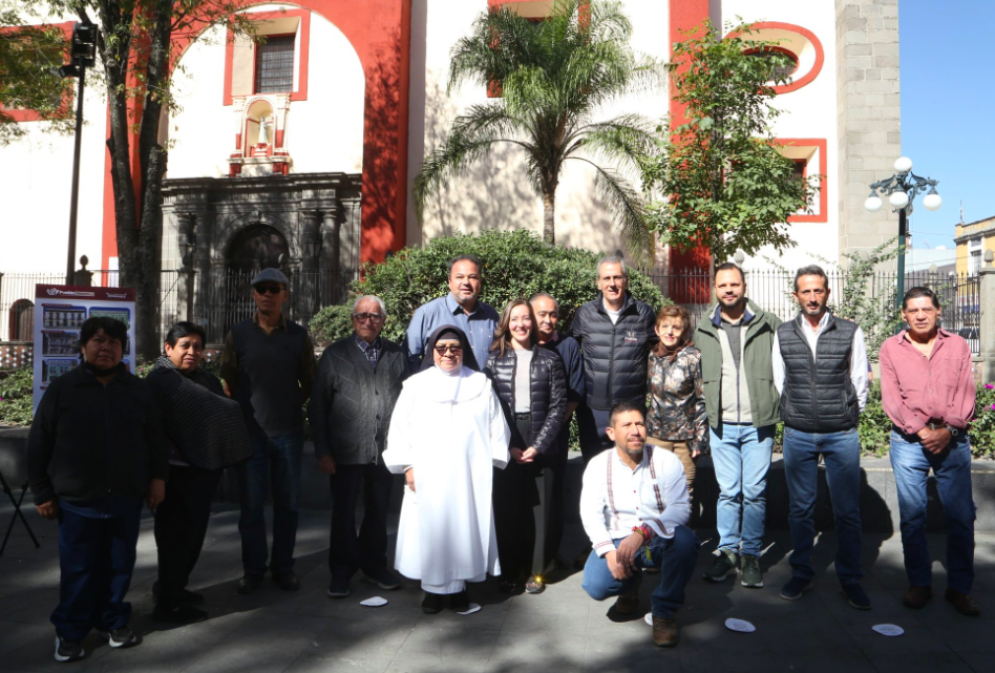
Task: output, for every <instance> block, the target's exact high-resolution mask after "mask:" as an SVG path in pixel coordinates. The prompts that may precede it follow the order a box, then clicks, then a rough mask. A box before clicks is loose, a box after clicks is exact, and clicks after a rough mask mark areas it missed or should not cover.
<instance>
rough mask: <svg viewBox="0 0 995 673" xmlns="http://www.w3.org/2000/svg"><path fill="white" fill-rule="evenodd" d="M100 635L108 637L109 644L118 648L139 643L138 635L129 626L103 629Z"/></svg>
mask: <svg viewBox="0 0 995 673" xmlns="http://www.w3.org/2000/svg"><path fill="white" fill-rule="evenodd" d="M100 635H102V636H103V637H104V638H106V639H107V644H108V645H110V646H111V647H113V648H114V649H117V648H119V647H131V646H132V645H137V644H138V636H136V635H135V632H134V631H132V630H131V629H129V628H128V627H127V626H122V627H121V628H119V629H111V630H110V631H101V632H100Z"/></svg>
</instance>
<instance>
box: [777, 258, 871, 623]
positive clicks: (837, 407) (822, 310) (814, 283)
mask: <svg viewBox="0 0 995 673" xmlns="http://www.w3.org/2000/svg"><path fill="white" fill-rule="evenodd" d="M794 297H795V300H796V301H797V302H798V305H799V306H800V307H801V312H800V313H799V314H798V317H796V318H795V319H794V320H791V321H790V322H786V323H784V324H782V325H781V326H780V327H779V328H778V330H777V336H776V337H775V339H774V349H773V354H772V358H771V360H772V364H773V369H774V385H775V386H777V389H778V391H779V392H780V393H781V420H783V421H784V474H785V479H786V480H787V482H788V497H789V499H790V509H789V511H788V527H789V528H790V530H791V540H792V542H793V544H794V549H793V550H792V552H791V556H790V558H789V561H790V563H791V579H790V580H789V581H788V583H787V584H785V585H784V588H782V589H781V598H784V599H785V600H789V601H793V600H797V599H798V598H801V596H802V594H803V593H804V592H805V591H806V590H807V589H808V588H809V585H810V584H811V582H812V578H813V577H814V576H815V571H814V570H813V569H812V564H811V563H810V561H809V559H810V557H811V556H812V546H813V543H814V541H815V499H816V493H817V484H818V476H819V456H820V454H821V455H822V457H823V460H824V462H825V465H826V481H827V482H828V484H829V494H830V496H831V498H832V503H833V515H834V516H835V519H836V576H837V577H838V578H839V581H840V584H841V585H842V587H843V593H844V595H845V596H846V599H847V602H848V603H849V604H850V606H851V607H854V608H857V609H858V610H869V609H870V607H871V600H870V598H868V597H867V594H866V593H865V592H864V590H863V589H862V588H861V587H860V578H861V577H862V576H863V572H862V571H861V569H860V548H861V529H860V439H859V438H858V436H857V421H858V420H859V418H860V412H861V411H863V409H864V404H865V403H866V402H867V388H868V380H867V348H866V346H865V345H864V333H863V332H862V331H861V329H860V328H859V327H858V326H857V325H856V324H854V323H852V322H850V321H848V320H841V319H839V318H836V317H835V316H833V315H832V314H831V313H829V312H828V311H827V310H826V303H827V302H828V300H829V279H828V278H827V277H826V272H825V271H823V270H822V269H821V268H820V267H818V266H814V265H813V266H806V267H803V268H801V269H798V273H796V274H795V291H794Z"/></svg>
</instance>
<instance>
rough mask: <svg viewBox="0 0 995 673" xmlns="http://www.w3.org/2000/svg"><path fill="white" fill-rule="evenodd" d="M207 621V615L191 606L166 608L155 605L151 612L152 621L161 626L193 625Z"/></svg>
mask: <svg viewBox="0 0 995 673" xmlns="http://www.w3.org/2000/svg"><path fill="white" fill-rule="evenodd" d="M205 619H207V613H206V612H204V611H203V610H201V609H200V608H195V607H193V606H192V605H180V606H177V607H175V608H167V607H165V606H163V605H157V606H155V608H154V609H153V610H152V621H154V622H160V623H163V624H193V623H195V622H202V621H204V620H205Z"/></svg>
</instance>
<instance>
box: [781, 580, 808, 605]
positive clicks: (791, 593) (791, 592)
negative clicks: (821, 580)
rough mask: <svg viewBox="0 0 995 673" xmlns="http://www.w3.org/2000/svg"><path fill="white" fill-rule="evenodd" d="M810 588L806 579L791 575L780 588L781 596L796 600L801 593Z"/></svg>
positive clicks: (785, 598)
mask: <svg viewBox="0 0 995 673" xmlns="http://www.w3.org/2000/svg"><path fill="white" fill-rule="evenodd" d="M811 588H812V585H811V583H810V582H809V581H808V580H803V579H801V578H799V577H792V578H791V579H790V580H788V583H787V584H785V585H784V587H783V588H782V589H781V598H783V599H784V600H786V601H797V600H798V599H799V598H801V597H802V594H803V593H805V592H806V591H808V590H809V589H811Z"/></svg>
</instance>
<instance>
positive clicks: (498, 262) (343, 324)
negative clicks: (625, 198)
mask: <svg viewBox="0 0 995 673" xmlns="http://www.w3.org/2000/svg"><path fill="white" fill-rule="evenodd" d="M457 255H474V256H476V257H477V258H478V259H480V261H481V264H482V265H483V267H484V268H483V270H482V276H483V292H482V293H481V300H482V301H484V302H485V303H487V304H490V305H491V306H493V307H494V308H496V309H497V310H498V312H500V311H501V309H502V308H503V307H504V306H505V304H507V303H508V302H509V301H511V300H512V299H516V298H518V297H525V298H528V297H530V296H531V295H533V294H535V293H536V292H549V293H550V294H551V295H553V296H554V297H556V299H557V301H558V302H559V304H560V316H561V327H562V328H563V329H566V328H568V327H569V325H570V322H571V320H573V315H574V312H575V311H576V310H577V307H578V306H580V305H581V304H583V303H584V302H587V301H590V300H591V299H593V298H594V297H595V295H596V293H597V290H596V289H595V278H596V277H597V268H596V266H597V262H598V258H599V257H600V255H599V254H597V253H595V252H592V251H590V250H584V249H581V248H566V249H565V248H560V247H556V246H552V245H548V244H547V243H544V242H543V241H542V239H541V238H540V237H539V236H537V235H536V234H533V233H532V232H531V231H528V230H525V229H519V230H517V231H510V232H500V231H494V230H487V231H484V232H482V233H481V234H479V235H476V236H468V235H463V234H457V235H455V236H442V237H439V238H434V239H432V240H431V241H429V242H428V243H427V244H426V245H425V246H424V247H422V248H405V249H404V250H401V251H400V252H398V253H397V254H395V255H393V256H392V257H390V258H389V259H387V260H386V261H385V262H383V263H381V264H371V265H368V266H366V267H365V269H364V274H363V278H362V280H358V281H354V282H353V283H352V286H351V288H350V297H351V300H354V299H355V298H356V297H358V296H359V295H363V294H375V295H377V296H378V297H380V298H381V299H383V300H384V303H385V304H386V305H387V323H386V325H384V331H383V334H384V336H386V337H387V338H388V339H392V340H394V341H397V342H398V343H400V341H401V339H403V338H404V330H405V329H407V326H408V322H409V321H410V320H411V315H412V314H413V313H414V311H415V309H416V308H418V307H419V306H421V305H422V304H424V303H425V302H427V301H429V300H431V299H435V298H436V297H442V296H445V295H446V293H448V292H449V284H448V277H449V273H448V267H449V260H451V259H452V258H453V257H456V256H457ZM629 290H630V291H631V292H632V294H633V296H635V297H637V298H638V299H641V300H642V301H644V302H646V303H647V304H649V305H650V306H652V307H653V308H654V309H659V308H660V306H662V305H663V304H664V303H669V301H668V300H666V299H664V297H663V295H662V294H661V293H660V290H659V289H658V288H657V287H656V285H654V284H653V282H652V280H651V279H650V278H649V277H648V276H647V275H646V274H644V273H642V272H641V271H639V270H638V269H630V270H629ZM351 300H350V301H349V302H347V303H346V304H345V305H342V306H326V307H325V308H323V309H322V310H321V311H320V312H319V313H318V314H317V315H316V316H315V317H314V319H313V320H312V321H311V325H310V326H311V332H312V333H313V334H314V337H315V341H316V343H320V344H326V343H331V342H332V341H335V340H337V339H341V338H342V337H345V336H348V335H349V334H350V333H351V332H352V324H351V322H350V320H349V315H350V312H351V309H352V301H351Z"/></svg>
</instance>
